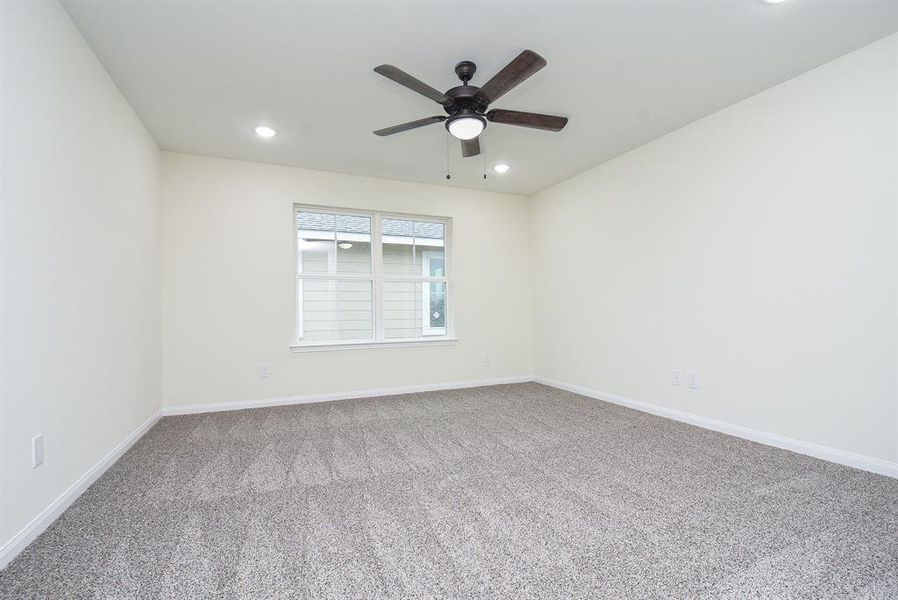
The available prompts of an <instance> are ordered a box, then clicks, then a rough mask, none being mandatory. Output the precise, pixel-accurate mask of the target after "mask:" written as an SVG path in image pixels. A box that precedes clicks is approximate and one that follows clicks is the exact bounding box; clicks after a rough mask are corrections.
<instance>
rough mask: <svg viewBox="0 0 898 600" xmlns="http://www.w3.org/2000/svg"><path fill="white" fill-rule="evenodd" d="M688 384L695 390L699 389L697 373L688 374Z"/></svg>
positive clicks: (690, 372)
mask: <svg viewBox="0 0 898 600" xmlns="http://www.w3.org/2000/svg"><path fill="white" fill-rule="evenodd" d="M686 382H687V383H688V384H689V387H690V388H691V389H693V390H697V389H698V387H699V386H698V373H696V372H695V371H689V372H688V373H686Z"/></svg>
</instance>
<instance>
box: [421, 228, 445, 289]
mask: <svg viewBox="0 0 898 600" xmlns="http://www.w3.org/2000/svg"><path fill="white" fill-rule="evenodd" d="M444 241H445V226H444V225H443V224H442V223H431V222H427V221H416V222H415V261H416V268H415V270H416V271H417V272H418V273H419V274H420V275H421V276H423V277H445V276H446V272H445V269H444V263H443V244H444ZM434 260H435V261H437V262H434Z"/></svg>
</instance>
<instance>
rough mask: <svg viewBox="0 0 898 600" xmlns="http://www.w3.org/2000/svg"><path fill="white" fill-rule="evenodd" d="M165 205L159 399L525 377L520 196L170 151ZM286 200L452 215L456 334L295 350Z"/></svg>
mask: <svg viewBox="0 0 898 600" xmlns="http://www.w3.org/2000/svg"><path fill="white" fill-rule="evenodd" d="M162 202H163V218H162V220H163V244H162V247H163V314H164V318H163V322H164V326H163V331H164V334H163V337H164V357H165V358H164V389H165V404H166V405H167V406H179V405H189V404H199V403H217V402H229V401H247V400H255V399H267V398H276V397H283V396H296V395H305V394H319V393H337V392H350V391H358V390H364V389H372V388H375V389H379V388H388V387H399V386H414V385H425V384H435V383H443V382H459V381H470V380H482V379H492V378H501V377H514V376H522V375H524V376H526V375H529V374H530V373H531V354H530V352H531V343H530V330H531V315H530V266H529V265H530V250H529V240H528V235H529V231H530V229H529V204H528V202H527V200H526V199H525V198H522V197H520V196H514V195H509V194H492V193H485V192H476V191H468V190H460V189H454V188H449V187H443V186H429V185H421V184H413V183H403V182H396V181H389V180H385V179H373V178H365V177H355V176H349V175H338V174H333V173H324V172H320V171H309V170H303V169H294V168H289V167H278V166H272V165H261V164H255V163H248V162H239V161H232V160H223V159H215V158H205V157H199V156H193V155H185V154H174V153H168V152H164V153H163V155H162ZM294 203H302V204H315V205H325V206H340V207H345V208H357V209H366V210H384V211H393V212H401V213H411V214H419V215H433V216H441V217H451V218H452V226H453V228H452V236H453V239H452V244H453V245H452V252H453V254H452V266H453V269H454V274H453V279H454V283H455V291H454V296H455V299H456V302H455V306H454V317H455V334H456V336H457V337H458V342H457V343H456V344H455V345H452V346H428V347H415V348H373V349H363V350H360V349H353V350H343V351H329V352H312V353H309V352H306V353H294V352H292V351H291V350H290V345H291V344H292V343H293V342H294V323H295V316H294V315H295V306H294V297H295V294H294V252H295V250H294V248H295V228H294V225H293V204H294ZM487 354H489V355H490V359H491V362H489V363H487V362H485V358H486V355H487ZM259 365H268V366H269V368H270V378H268V379H260V378H259V376H258V368H259Z"/></svg>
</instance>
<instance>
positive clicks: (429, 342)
mask: <svg viewBox="0 0 898 600" xmlns="http://www.w3.org/2000/svg"><path fill="white" fill-rule="evenodd" d="M457 341H458V338H455V337H446V336H434V337H431V338H411V339H401V340H383V341H378V342H373V341H363V342H353V341H348V342H309V343H305V344H304V343H296V344H293V345H292V346H290V349H291V350H293V351H294V352H328V351H330V350H354V349H357V348H405V347H412V346H451V345H453V344H455V342H457Z"/></svg>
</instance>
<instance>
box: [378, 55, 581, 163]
mask: <svg viewBox="0 0 898 600" xmlns="http://www.w3.org/2000/svg"><path fill="white" fill-rule="evenodd" d="M545 66H546V59H544V58H543V57H542V56H540V55H539V54H537V53H536V52H534V51H533V50H524V51H523V52H521V53H520V54H519V55H518V56H517V58H515V59H514V60H512V61H511V62H510V63H508V64H507V65H505V68H503V69H502V70H501V71H499V72H498V73H496V74H495V75H494V76H493V78H492V79H490V80H489V81H487V82H486V83H484V84H483V86H482V87H477V86H474V85H469V84H468V82H469V81H470V80H471V78H472V77H473V76H474V73H475V72H476V71H477V65H475V64H474V63H473V62H471V61H469V60H464V61H462V62H460V63H458V64H457V65H455V74H456V75H458V78H459V79H461V82H462V84H461V85H460V86H457V87H454V88H451V89H448V90H446V91H445V92H441V91H439V90H437V89H435V88H432V87H430V86H429V85H427V84H426V83H424V82H423V81H420V80H418V79H416V78H414V77H412V76H411V75H409V74H408V73H406V72H405V71H403V70H402V69H399V68H397V67H394V66H393V65H380V66H379V67H374V72H375V73H379V74H381V75H383V76H384V77H386V78H387V79H392V80H393V81H395V82H396V83H398V84H400V85H404V86H405V87H407V88H409V89H410V90H413V91H415V92H418V93H419V94H421V95H422V96H427V97H428V98H430V99H431V100H433V101H434V102H436V103H438V104H442V105H443V109H444V110H445V111H446V115H447V116H443V115H438V116H435V117H425V118H423V119H418V120H417V121H410V122H408V123H403V124H401V125H394V126H393V127H387V128H385V129H378V130H377V131H375V132H374V134H375V135H380V136H385V135H393V134H394V133H400V132H402V131H408V130H409V129H416V128H418V127H423V126H425V125H430V124H432V123H442V122H443V121H445V122H446V129H447V130H448V131H449V133H450V134H452V135H453V136H455V137H457V138H458V139H460V140H461V154H462V156H465V157H468V156H477V155H478V154H480V140H479V139H478V136H479V135H480V134H481V132H483V130H484V129H485V128H486V125H487V122H490V123H504V124H505V125H518V126H520V127H532V128H534V129H544V130H546V131H561V130H562V129H563V128H564V126H565V125H567V117H555V116H552V115H542V114H539V113H531V112H520V111H517V110H502V109H493V110H488V109H489V105H490V104H492V103H493V102H495V101H496V100H498V99H499V98H500V97H502V96H503V95H504V94H505V93H507V92H508V91H509V90H511V89H512V88H514V87H515V86H517V85H518V84H520V83H521V82H523V81H525V80H526V79H527V78H528V77H530V76H531V75H533V74H534V73H536V72H537V71H539V70H540V69H542V68H543V67H545Z"/></svg>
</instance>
